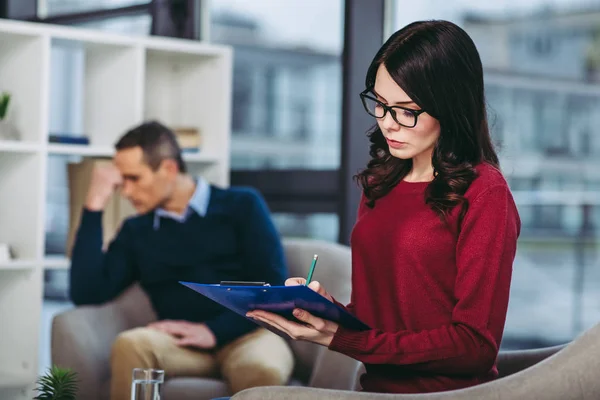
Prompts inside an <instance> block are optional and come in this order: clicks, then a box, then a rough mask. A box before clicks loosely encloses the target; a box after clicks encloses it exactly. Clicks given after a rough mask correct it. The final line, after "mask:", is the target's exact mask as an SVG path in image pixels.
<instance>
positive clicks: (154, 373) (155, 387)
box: [131, 368, 165, 400]
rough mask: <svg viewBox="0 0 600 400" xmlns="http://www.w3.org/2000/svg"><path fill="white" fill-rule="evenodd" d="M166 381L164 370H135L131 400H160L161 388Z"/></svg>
mask: <svg viewBox="0 0 600 400" xmlns="http://www.w3.org/2000/svg"><path fill="white" fill-rule="evenodd" d="M164 381H165V371H163V370H160V369H144V368H134V370H133V380H132V382H131V400H160V387H161V384H162V383H163V382H164Z"/></svg>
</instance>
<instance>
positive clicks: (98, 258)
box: [70, 166, 136, 305]
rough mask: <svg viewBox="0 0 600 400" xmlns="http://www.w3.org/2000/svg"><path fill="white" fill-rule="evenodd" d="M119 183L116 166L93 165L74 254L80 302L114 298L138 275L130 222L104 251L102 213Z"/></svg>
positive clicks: (73, 282) (73, 290)
mask: <svg viewBox="0 0 600 400" xmlns="http://www.w3.org/2000/svg"><path fill="white" fill-rule="evenodd" d="M120 183H121V175H120V174H119V171H117V170H116V168H114V167H112V166H104V167H96V168H94V171H93V173H92V179H91V183H90V188H89V190H88V195H87V199H86V205H85V207H84V210H83V213H82V215H81V221H80V225H79V229H78V230H77V235H76V236H75V243H74V246H73V251H72V254H71V273H70V297H71V300H72V301H73V303H75V304H77V305H81V304H99V303H103V302H106V301H108V300H111V299H112V298H114V297H115V296H116V295H118V294H119V293H120V292H121V291H122V290H123V289H125V288H126V287H127V286H129V285H130V284H131V283H132V282H133V281H134V280H135V278H136V276H135V275H136V273H135V265H134V260H133V257H132V254H131V248H132V233H131V228H130V227H129V225H128V224H127V223H125V224H123V227H122V228H121V229H120V231H119V233H118V234H117V236H116V238H115V239H114V240H113V241H112V242H111V244H110V245H109V248H108V250H107V251H106V253H104V252H103V251H102V244H103V243H102V240H103V239H102V238H103V235H102V213H103V210H104V208H105V207H106V204H107V203H108V200H109V199H110V197H111V196H112V194H113V193H114V189H115V188H116V187H117V186H118V185H119V184H120Z"/></svg>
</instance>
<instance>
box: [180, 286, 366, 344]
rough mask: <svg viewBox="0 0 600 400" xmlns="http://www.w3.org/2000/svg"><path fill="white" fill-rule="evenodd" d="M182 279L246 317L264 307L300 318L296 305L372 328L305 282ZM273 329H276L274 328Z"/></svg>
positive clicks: (350, 325) (350, 324) (349, 325)
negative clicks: (280, 283)
mask: <svg viewBox="0 0 600 400" xmlns="http://www.w3.org/2000/svg"><path fill="white" fill-rule="evenodd" d="M179 283H181V284H182V285H184V286H187V287H188V288H190V289H192V290H194V291H196V292H198V293H200V294H202V295H204V296H206V297H208V298H209V299H211V300H213V301H215V302H217V303H219V304H221V305H222V306H224V307H226V308H228V309H230V310H232V311H234V312H235V313H237V314H239V315H241V316H243V317H246V313H247V312H248V311H251V310H265V311H270V312H273V313H276V314H279V315H281V316H283V317H285V318H287V319H289V320H292V321H298V320H297V319H296V318H295V317H294V316H293V314H292V311H293V310H294V309H295V308H300V309H303V310H306V311H308V312H309V313H311V314H312V315H314V316H317V317H320V318H323V319H327V320H330V321H333V322H336V323H338V324H339V325H341V326H343V327H344V328H346V329H350V330H357V331H363V330H367V329H370V328H369V326H368V325H366V324H365V323H363V322H362V321H360V320H359V319H358V318H356V317H355V316H354V315H352V314H350V313H349V312H348V311H346V309H344V308H343V307H340V306H339V305H337V304H335V303H332V302H330V301H329V300H327V299H326V298H325V297H323V296H321V295H320V294H318V293H316V292H315V291H314V290H312V289H310V288H308V287H307V286H304V285H298V286H269V285H265V286H239V285H218V284H201V283H193V282H179ZM246 318H247V317H246ZM248 319H249V320H251V321H253V322H254V323H256V324H257V325H260V326H265V324H263V323H261V322H259V321H256V320H253V319H251V318H248ZM265 327H267V326H265ZM270 330H272V331H274V330H273V329H270ZM276 333H279V332H276Z"/></svg>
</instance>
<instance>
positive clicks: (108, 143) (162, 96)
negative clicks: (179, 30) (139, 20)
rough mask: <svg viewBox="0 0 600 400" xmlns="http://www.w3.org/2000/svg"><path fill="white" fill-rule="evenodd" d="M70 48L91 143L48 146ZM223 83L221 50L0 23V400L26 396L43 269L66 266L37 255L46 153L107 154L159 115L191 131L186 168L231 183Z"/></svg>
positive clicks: (61, 259) (32, 376) (33, 374)
mask: <svg viewBox="0 0 600 400" xmlns="http://www.w3.org/2000/svg"><path fill="white" fill-rule="evenodd" d="M70 48H71V49H72V48H75V49H77V54H79V55H80V57H81V58H82V62H83V63H84V65H85V68H84V71H83V76H80V77H79V78H81V81H82V82H83V93H82V95H81V96H80V97H81V98H80V99H78V101H80V102H81V103H80V104H81V109H82V110H83V112H82V115H81V116H79V118H81V119H80V122H81V123H80V125H81V126H82V127H83V132H82V133H83V134H85V135H87V136H88V137H89V139H90V145H71V144H56V143H48V139H49V131H50V115H51V113H52V112H53V110H52V107H53V105H54V103H53V98H54V96H56V95H57V94H56V93H55V92H56V91H60V88H56V87H51V81H52V80H51V79H50V78H51V77H52V76H53V75H52V74H54V73H56V71H53V65H55V64H54V63H53V61H52V60H53V57H54V56H56V54H57V52H60V51H61V49H70ZM231 77H232V52H231V49H230V48H228V47H225V46H217V45H212V44H206V43H202V42H195V41H187V40H179V39H169V38H157V37H137V36H121V35H116V34H111V33H107V32H100V31H92V30H84V29H80V28H70V27H62V26H53V25H45V24H36V23H27V22H17V21H9V20H3V19H0V91H5V90H6V91H9V92H10V93H11V94H12V99H11V106H10V109H9V113H8V118H7V119H8V120H9V121H10V122H12V123H13V124H14V125H15V126H16V127H17V129H18V130H19V132H20V134H21V140H19V141H7V140H5V141H2V140H0V243H8V244H9V245H10V246H11V247H12V248H13V250H14V251H15V253H16V258H15V259H13V260H10V261H8V262H2V263H0V321H2V334H1V335H0V355H1V356H0V398H2V399H30V398H32V397H33V395H32V391H31V390H32V389H33V385H34V384H35V381H36V379H37V377H38V357H39V353H40V351H39V350H40V349H39V344H40V340H39V337H40V333H39V329H40V320H41V307H42V301H43V281H44V279H43V277H44V271H45V270H52V269H59V270H66V269H68V268H69V260H68V258H67V257H65V256H62V255H53V256H46V255H45V253H44V249H45V243H44V242H45V235H44V233H45V228H46V226H45V223H46V214H47V210H46V193H47V191H46V189H47V186H48V185H47V180H48V158H49V157H52V156H56V155H61V156H75V157H101V158H109V157H111V156H112V155H113V154H114V148H113V145H114V143H115V141H116V140H117V139H118V137H120V136H121V135H122V134H123V133H124V132H125V131H127V130H128V129H129V128H132V127H134V126H135V125H138V124H139V123H141V122H143V121H146V120H151V119H156V120H159V121H160V122H162V123H165V124H166V125H168V126H171V127H173V128H176V127H190V126H191V127H196V128H198V129H199V130H200V132H201V135H202V144H201V148H200V149H199V151H198V152H197V153H196V152H194V153H186V154H184V159H185V160H186V163H187V165H188V168H189V170H190V172H191V173H194V174H202V175H203V176H204V177H205V178H207V179H208V180H209V181H210V182H212V183H214V184H217V185H219V186H228V185H229V146H230V144H229V140H230V115H231V114H230V113H231Z"/></svg>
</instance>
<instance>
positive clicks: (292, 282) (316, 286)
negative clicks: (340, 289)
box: [285, 278, 334, 303]
mask: <svg viewBox="0 0 600 400" xmlns="http://www.w3.org/2000/svg"><path fill="white" fill-rule="evenodd" d="M300 285H306V279H304V278H289V279H287V280H286V281H285V286H300ZM308 287H309V288H310V289H312V290H314V291H315V292H317V293H319V294H320V295H321V296H323V297H325V298H326V299H327V300H329V301H330V302H332V303H333V302H334V301H333V297H332V296H331V295H330V294H329V293H327V290H325V288H324V287H323V286H321V284H320V283H319V282H318V281H312V282H310V283H309V284H308Z"/></svg>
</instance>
